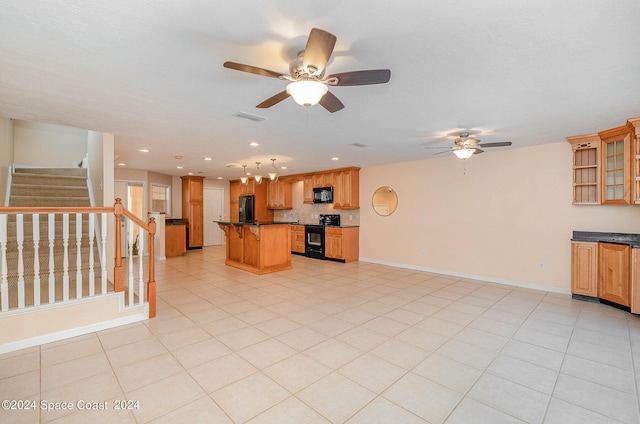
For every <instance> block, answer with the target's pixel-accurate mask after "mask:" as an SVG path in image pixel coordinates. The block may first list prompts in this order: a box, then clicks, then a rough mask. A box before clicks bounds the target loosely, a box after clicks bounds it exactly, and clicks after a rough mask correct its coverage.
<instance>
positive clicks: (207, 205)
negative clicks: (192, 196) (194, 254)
mask: <svg viewBox="0 0 640 424" xmlns="http://www.w3.org/2000/svg"><path fill="white" fill-rule="evenodd" d="M203 212H204V218H203V220H204V245H205V246H217V245H220V244H224V232H223V231H222V230H221V229H220V227H218V224H216V223H215V222H214V221H222V218H223V216H224V189H223V188H214V187H205V188H204V211H203Z"/></svg>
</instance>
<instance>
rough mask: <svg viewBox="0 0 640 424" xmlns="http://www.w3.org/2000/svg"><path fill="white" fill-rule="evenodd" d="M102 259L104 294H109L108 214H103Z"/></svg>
mask: <svg viewBox="0 0 640 424" xmlns="http://www.w3.org/2000/svg"><path fill="white" fill-rule="evenodd" d="M100 234H101V235H102V259H101V261H100V267H101V268H100V269H101V270H102V281H101V282H102V294H107V214H106V213H103V214H102V233H100Z"/></svg>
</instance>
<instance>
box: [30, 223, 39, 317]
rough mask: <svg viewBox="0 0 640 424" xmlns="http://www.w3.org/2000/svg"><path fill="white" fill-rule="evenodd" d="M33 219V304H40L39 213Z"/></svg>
mask: <svg viewBox="0 0 640 424" xmlns="http://www.w3.org/2000/svg"><path fill="white" fill-rule="evenodd" d="M32 219H33V305H34V306H38V305H40V253H39V252H40V215H39V214H37V213H35V214H33V215H32Z"/></svg>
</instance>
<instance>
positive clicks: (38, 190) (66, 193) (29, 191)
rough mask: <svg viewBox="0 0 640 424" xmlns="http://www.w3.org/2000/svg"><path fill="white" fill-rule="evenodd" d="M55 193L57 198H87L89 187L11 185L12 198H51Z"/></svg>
mask: <svg viewBox="0 0 640 424" xmlns="http://www.w3.org/2000/svg"><path fill="white" fill-rule="evenodd" d="M52 192H55V194H56V197H87V186H86V185H85V186H82V185H80V186H77V185H74V186H71V185H67V186H56V188H52V186H50V185H43V184H15V183H14V184H11V196H35V197H42V196H50V195H51V194H52Z"/></svg>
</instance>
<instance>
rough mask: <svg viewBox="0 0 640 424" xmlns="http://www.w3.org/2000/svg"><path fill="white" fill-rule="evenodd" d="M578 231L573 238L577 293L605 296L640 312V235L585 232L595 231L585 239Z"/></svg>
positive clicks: (573, 280)
mask: <svg viewBox="0 0 640 424" xmlns="http://www.w3.org/2000/svg"><path fill="white" fill-rule="evenodd" d="M575 234H576V232H574V239H573V240H572V241H571V293H572V294H573V295H574V297H576V296H578V298H581V297H583V298H592V299H594V300H596V299H597V300H602V301H604V303H610V304H614V305H618V306H620V307H623V308H625V309H627V310H630V311H631V312H632V313H634V314H640V244H638V242H639V241H640V237H638V240H636V239H635V237H631V238H630V239H626V238H625V236H636V235H626V234H612V233H584V234H587V236H586V238H590V237H591V235H590V234H595V236H593V239H594V240H585V239H580V237H576V235H575ZM597 234H603V235H602V236H600V237H598V236H597ZM621 236H622V237H621ZM576 238H578V239H577V240H576ZM597 239H600V240H601V241H600V240H597Z"/></svg>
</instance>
